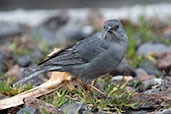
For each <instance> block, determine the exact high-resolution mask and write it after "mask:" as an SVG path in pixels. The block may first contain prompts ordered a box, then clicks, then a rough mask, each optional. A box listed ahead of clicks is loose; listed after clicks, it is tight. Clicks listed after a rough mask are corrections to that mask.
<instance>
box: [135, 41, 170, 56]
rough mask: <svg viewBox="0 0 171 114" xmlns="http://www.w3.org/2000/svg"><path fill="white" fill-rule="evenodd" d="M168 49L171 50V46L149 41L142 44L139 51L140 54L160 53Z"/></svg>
mask: <svg viewBox="0 0 171 114" xmlns="http://www.w3.org/2000/svg"><path fill="white" fill-rule="evenodd" d="M166 51H168V52H169V51H171V46H166V45H164V44H162V43H152V42H148V43H144V44H142V45H140V46H139V48H138V51H137V52H138V54H139V55H147V54H149V53H150V52H155V53H158V54H160V53H163V52H166Z"/></svg>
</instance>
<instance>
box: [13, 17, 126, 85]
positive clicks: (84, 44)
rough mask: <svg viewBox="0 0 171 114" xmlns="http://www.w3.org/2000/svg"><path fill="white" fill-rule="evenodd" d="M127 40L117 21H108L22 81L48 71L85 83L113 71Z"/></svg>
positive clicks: (48, 60)
mask: <svg viewBox="0 0 171 114" xmlns="http://www.w3.org/2000/svg"><path fill="white" fill-rule="evenodd" d="M127 45H128V38H127V35H126V32H125V30H124V29H123V27H122V25H121V23H120V21H119V20H108V21H106V22H105V23H104V28H103V29H102V30H101V31H100V32H98V33H96V34H94V35H92V36H90V37H88V38H86V39H84V40H82V41H79V42H77V43H76V44H75V45H72V46H70V47H67V48H65V49H62V50H60V51H58V52H56V53H55V54H53V55H52V56H50V57H49V58H48V59H47V60H45V61H43V62H41V63H40V64H39V66H40V68H39V69H37V70H35V71H34V72H33V73H32V74H30V76H29V77H26V78H24V79H22V80H19V81H18V82H17V83H15V85H18V84H20V83H23V82H25V81H26V80H29V79H31V78H33V77H35V76H37V75H39V74H41V73H44V72H50V71H60V72H68V73H70V74H71V75H72V76H76V77H78V78H80V79H81V80H83V82H85V83H90V81H91V80H92V79H94V78H97V77H99V76H101V75H103V74H106V73H109V72H111V71H113V70H114V69H115V68H116V66H118V65H119V64H120V62H121V60H122V59H123V57H124V55H125V51H126V49H127Z"/></svg>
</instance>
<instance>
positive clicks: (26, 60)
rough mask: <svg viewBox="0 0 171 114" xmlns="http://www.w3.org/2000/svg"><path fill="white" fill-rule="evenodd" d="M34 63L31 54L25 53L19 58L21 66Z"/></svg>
mask: <svg viewBox="0 0 171 114" xmlns="http://www.w3.org/2000/svg"><path fill="white" fill-rule="evenodd" d="M31 63H32V58H31V57H30V55H24V56H22V57H20V58H19V59H18V64H19V66H20V67H27V66H29V65H30V64H31Z"/></svg>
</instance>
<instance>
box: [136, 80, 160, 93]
mask: <svg viewBox="0 0 171 114" xmlns="http://www.w3.org/2000/svg"><path fill="white" fill-rule="evenodd" d="M160 83H161V79H156V78H155V79H151V80H146V81H143V82H142V84H141V85H140V88H139V91H140V92H143V91H146V90H148V89H151V88H152V86H155V85H158V84H160Z"/></svg>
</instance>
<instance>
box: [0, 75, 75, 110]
mask: <svg viewBox="0 0 171 114" xmlns="http://www.w3.org/2000/svg"><path fill="white" fill-rule="evenodd" d="M71 78H72V77H71V76H69V75H68V73H65V72H53V73H52V75H51V77H50V79H49V80H48V81H47V82H45V83H43V84H41V85H40V86H37V87H35V88H33V89H30V90H28V91H25V92H23V93H20V94H18V95H16V96H13V97H10V98H7V99H3V100H0V110H3V109H7V108H11V107H16V106H18V105H21V104H23V103H24V102H23V99H24V98H26V97H34V98H37V97H40V96H42V95H45V94H48V93H51V92H53V91H55V90H57V89H58V88H60V87H61V86H62V85H61V84H62V82H63V81H66V80H67V81H69V80H71Z"/></svg>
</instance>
